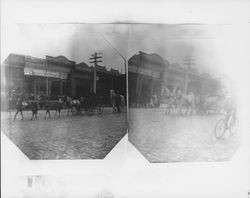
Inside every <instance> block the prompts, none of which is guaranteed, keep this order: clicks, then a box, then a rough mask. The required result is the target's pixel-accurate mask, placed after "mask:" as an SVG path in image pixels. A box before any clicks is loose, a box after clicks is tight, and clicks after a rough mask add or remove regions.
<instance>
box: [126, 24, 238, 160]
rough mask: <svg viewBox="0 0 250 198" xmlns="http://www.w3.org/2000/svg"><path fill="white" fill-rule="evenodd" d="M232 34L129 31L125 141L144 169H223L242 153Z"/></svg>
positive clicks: (191, 27) (206, 29)
mask: <svg viewBox="0 0 250 198" xmlns="http://www.w3.org/2000/svg"><path fill="white" fill-rule="evenodd" d="M235 34H237V27H232V26H230V25H201V24H179V25H150V24H135V25H131V26H130V38H129V52H128V55H129V57H128V95H129V98H128V103H129V118H128V119H129V133H128V136H129V141H130V142H131V143H132V144H133V145H134V146H135V147H136V148H137V150H138V151H139V152H140V153H141V154H142V155H143V156H144V157H145V158H146V159H147V160H148V161H149V162H163V163H166V162H198V161H202V162H211V161H228V160H230V159H231V158H232V157H233V155H234V154H235V153H236V151H237V149H238V148H239V147H240V138H239V131H238V125H239V120H238V116H237V109H238V99H237V91H238V88H237V83H236V81H235V71H236V68H237V64H239V63H238V62H237V58H236V57H235V54H237V50H238V49H237V48H238V47H239V42H238V37H236V36H234V35H235Z"/></svg>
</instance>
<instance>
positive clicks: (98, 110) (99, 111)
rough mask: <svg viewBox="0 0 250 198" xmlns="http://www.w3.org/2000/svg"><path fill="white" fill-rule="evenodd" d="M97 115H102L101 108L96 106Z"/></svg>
mask: <svg viewBox="0 0 250 198" xmlns="http://www.w3.org/2000/svg"><path fill="white" fill-rule="evenodd" d="M97 113H98V114H102V113H103V108H102V106H98V107H97Z"/></svg>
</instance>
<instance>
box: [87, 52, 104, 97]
mask: <svg viewBox="0 0 250 198" xmlns="http://www.w3.org/2000/svg"><path fill="white" fill-rule="evenodd" d="M101 54H102V53H94V54H91V57H90V58H89V59H90V62H89V63H94V77H93V80H94V82H93V85H94V86H93V91H94V93H96V66H98V63H101V62H102V60H100V59H101V58H102V56H100V55H101Z"/></svg>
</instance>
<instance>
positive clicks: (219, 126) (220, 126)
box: [214, 119, 226, 139]
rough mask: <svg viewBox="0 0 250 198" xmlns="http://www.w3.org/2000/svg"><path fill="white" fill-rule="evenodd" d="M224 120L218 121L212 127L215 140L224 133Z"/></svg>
mask: <svg viewBox="0 0 250 198" xmlns="http://www.w3.org/2000/svg"><path fill="white" fill-rule="evenodd" d="M225 131H226V130H225V120H224V119H220V120H219V121H218V122H217V123H216V125H215V127H214V135H215V137H216V138H218V139H219V138H221V137H222V136H223V135H224V133H225Z"/></svg>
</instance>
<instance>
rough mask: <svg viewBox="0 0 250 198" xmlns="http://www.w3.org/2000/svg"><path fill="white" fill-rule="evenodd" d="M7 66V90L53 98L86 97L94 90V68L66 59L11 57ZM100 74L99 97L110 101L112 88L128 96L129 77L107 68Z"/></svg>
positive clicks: (5, 65)
mask: <svg viewBox="0 0 250 198" xmlns="http://www.w3.org/2000/svg"><path fill="white" fill-rule="evenodd" d="M3 65H4V67H5V82H6V83H5V85H6V87H5V88H6V91H8V90H16V91H17V92H20V93H34V94H35V95H37V94H44V95H47V96H50V97H51V98H53V97H57V96H62V95H68V96H71V97H79V96H85V95H87V94H88V93H89V92H90V91H91V90H93V80H94V72H93V71H94V68H93V67H89V66H88V65H87V64H85V63H80V64H76V63H75V62H74V61H71V60H68V59H67V58H66V57H64V56H57V57H52V56H46V57H45V59H41V58H35V57H31V56H24V55H17V54H10V55H9V56H8V57H7V59H6V60H5V61H4V64H3ZM96 71H97V77H96V80H97V90H96V91H97V94H99V95H103V94H105V100H106V101H107V102H108V100H109V90H110V89H117V90H119V91H120V92H121V93H123V94H125V93H126V87H125V86H126V81H125V75H122V74H121V73H119V71H118V70H114V69H111V70H110V71H108V70H106V68H105V67H104V66H97V68H96Z"/></svg>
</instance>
